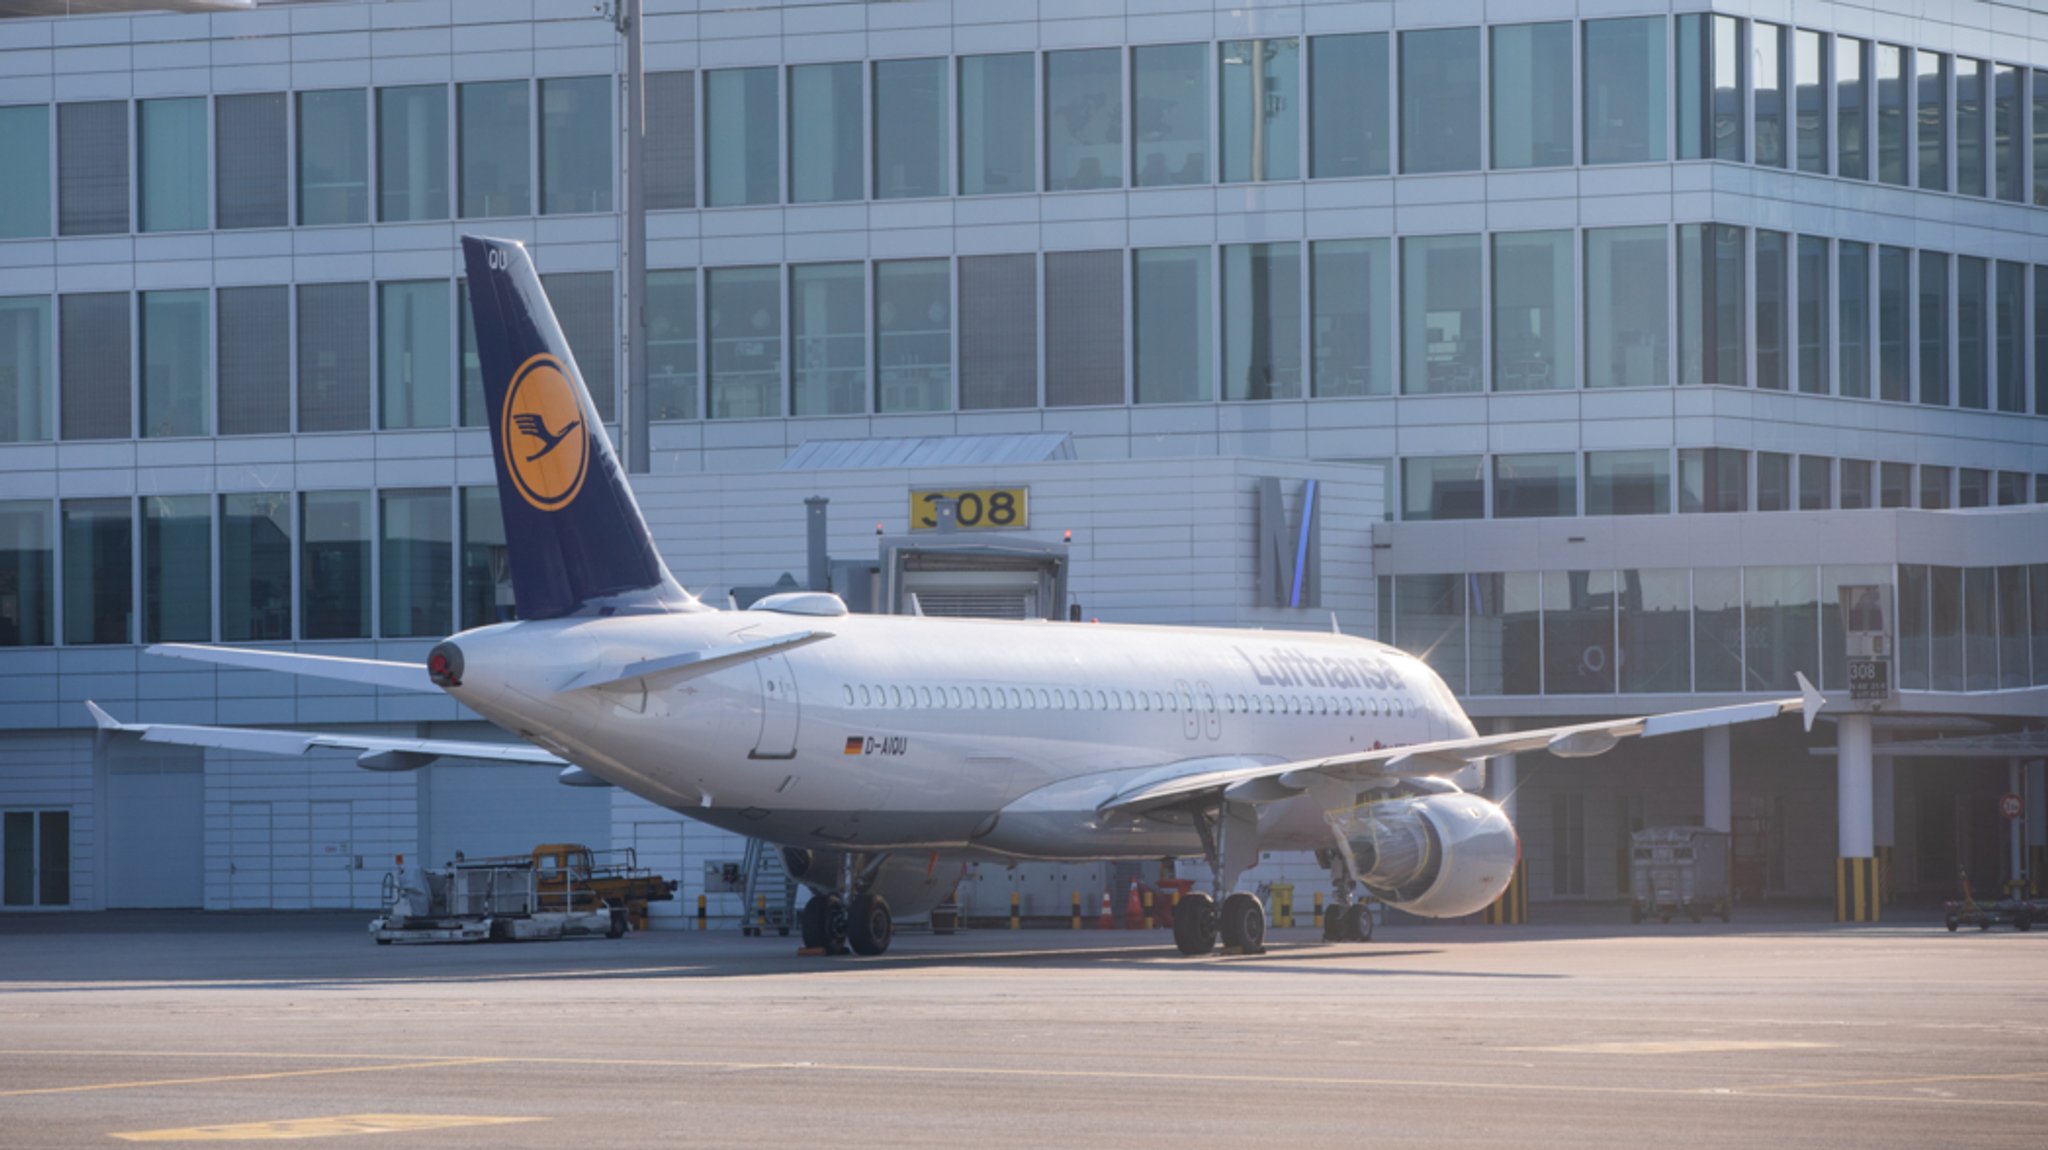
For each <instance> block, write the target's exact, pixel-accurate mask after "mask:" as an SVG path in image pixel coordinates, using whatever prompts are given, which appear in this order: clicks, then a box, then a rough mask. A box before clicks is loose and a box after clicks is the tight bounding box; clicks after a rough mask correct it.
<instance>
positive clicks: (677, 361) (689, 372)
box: [647, 271, 697, 420]
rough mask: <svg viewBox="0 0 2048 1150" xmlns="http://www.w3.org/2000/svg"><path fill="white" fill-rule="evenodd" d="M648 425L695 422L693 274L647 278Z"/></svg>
mask: <svg viewBox="0 0 2048 1150" xmlns="http://www.w3.org/2000/svg"><path fill="white" fill-rule="evenodd" d="M647 404H648V417H649V418H650V419H664V420H666V419H695V418H697V273H696V272H694V271H651V272H648V273H647Z"/></svg>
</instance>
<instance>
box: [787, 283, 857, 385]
mask: <svg viewBox="0 0 2048 1150" xmlns="http://www.w3.org/2000/svg"><path fill="white" fill-rule="evenodd" d="M789 338H790V353H789V378H790V391H791V398H790V409H789V410H790V414H792V415H857V414H859V413H861V412H864V411H866V410H867V393H868V353H867V344H868V322H867V269H866V268H864V267H862V266H861V265H860V264H858V263H843V264H797V265H794V266H792V267H791V268H790V269H789Z"/></svg>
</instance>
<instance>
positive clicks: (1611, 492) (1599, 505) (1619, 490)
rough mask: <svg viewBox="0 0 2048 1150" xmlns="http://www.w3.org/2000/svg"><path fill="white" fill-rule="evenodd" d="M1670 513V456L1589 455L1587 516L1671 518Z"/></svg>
mask: <svg viewBox="0 0 2048 1150" xmlns="http://www.w3.org/2000/svg"><path fill="white" fill-rule="evenodd" d="M1670 512H1671V455H1670V453H1669V452H1665V451H1589V452H1587V453H1586V514H1588V515H1668V514H1670Z"/></svg>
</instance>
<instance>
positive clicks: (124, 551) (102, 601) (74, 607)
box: [64, 498, 135, 647]
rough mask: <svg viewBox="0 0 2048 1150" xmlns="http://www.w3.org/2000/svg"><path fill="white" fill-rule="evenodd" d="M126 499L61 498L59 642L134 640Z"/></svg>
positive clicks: (131, 553) (131, 549)
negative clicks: (61, 612) (61, 638)
mask: <svg viewBox="0 0 2048 1150" xmlns="http://www.w3.org/2000/svg"><path fill="white" fill-rule="evenodd" d="M129 514H130V512H129V509H128V500H127V499H125V498H123V499H67V500H65V501H64V642H65V643H67V644H69V645H71V646H74V647H75V646H80V645H83V644H87V643H133V642H134V641H135V629H134V628H133V627H132V626H130V621H131V619H132V618H133V617H134V613H135V604H134V591H135V583H134V575H133V571H134V568H133V566H132V564H133V563H134V561H135V551H134V547H135V543H134V533H133V531H132V530H131V529H130V524H129Z"/></svg>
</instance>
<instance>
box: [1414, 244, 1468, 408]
mask: <svg viewBox="0 0 2048 1150" xmlns="http://www.w3.org/2000/svg"><path fill="white" fill-rule="evenodd" d="M1479 260H1480V248H1479V237H1478V236H1428V237H1419V238H1414V239H1404V240H1402V241H1401V285H1402V286H1401V342H1402V349H1403V355H1402V360H1403V363H1402V371H1401V390H1402V392H1403V393H1404V394H1408V395H1436V394H1444V393H1448V392H1461V391H1478V390H1480V388H1481V384H1480V374H1481V371H1482V370H1483V365H1484V363H1485V362H1486V361H1485V357H1484V355H1483V354H1482V352H1481V348H1480V329H1481V320H1480V310H1481V307H1482V306H1483V305H1482V302H1481V301H1482V300H1483V299H1484V291H1483V289H1482V288H1481V286H1480V274H1479Z"/></svg>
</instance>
